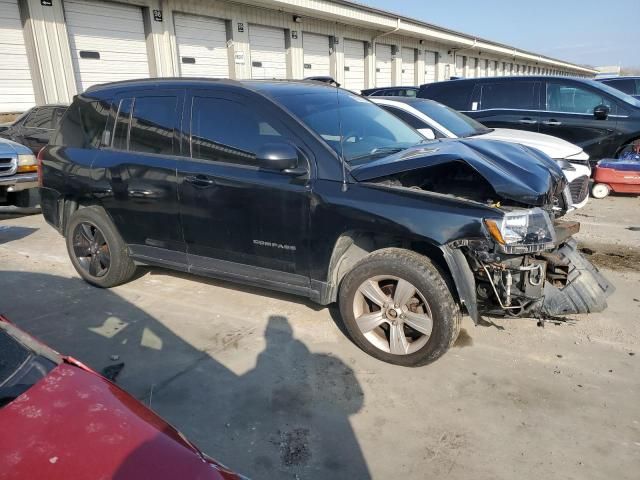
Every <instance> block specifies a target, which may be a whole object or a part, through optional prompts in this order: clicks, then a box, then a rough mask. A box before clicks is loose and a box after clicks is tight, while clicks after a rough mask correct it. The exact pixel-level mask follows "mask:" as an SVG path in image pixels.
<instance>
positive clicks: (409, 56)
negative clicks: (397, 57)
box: [402, 48, 416, 86]
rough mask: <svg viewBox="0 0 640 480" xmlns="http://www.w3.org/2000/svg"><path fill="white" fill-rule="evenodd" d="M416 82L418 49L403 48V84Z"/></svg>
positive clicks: (409, 84)
mask: <svg viewBox="0 0 640 480" xmlns="http://www.w3.org/2000/svg"><path fill="white" fill-rule="evenodd" d="M415 84H416V51H415V50H414V49H413V48H403V49H402V85H406V86H411V85H415Z"/></svg>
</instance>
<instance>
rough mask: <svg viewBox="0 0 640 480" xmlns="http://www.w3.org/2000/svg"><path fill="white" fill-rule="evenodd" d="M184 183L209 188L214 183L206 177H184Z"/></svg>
mask: <svg viewBox="0 0 640 480" xmlns="http://www.w3.org/2000/svg"><path fill="white" fill-rule="evenodd" d="M184 181H185V182H188V183H191V184H192V185H194V186H196V187H210V186H211V185H214V184H215V183H216V181H215V180H214V179H212V178H209V177H207V176H206V175H188V176H186V177H184Z"/></svg>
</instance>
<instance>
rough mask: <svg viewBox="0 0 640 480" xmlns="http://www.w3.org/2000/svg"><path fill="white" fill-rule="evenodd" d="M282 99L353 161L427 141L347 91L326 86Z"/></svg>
mask: <svg viewBox="0 0 640 480" xmlns="http://www.w3.org/2000/svg"><path fill="white" fill-rule="evenodd" d="M278 102H280V103H281V104H282V105H283V106H285V107H286V108H287V109H289V111H291V113H293V114H294V115H295V116H297V117H298V118H299V119H300V120H301V121H302V122H303V123H304V124H305V125H307V126H308V127H309V128H310V129H311V130H313V131H315V132H316V133H317V134H318V135H320V136H321V137H322V138H323V139H324V140H325V142H327V143H328V144H329V146H330V147H331V148H332V149H333V150H335V151H336V152H337V153H338V155H340V154H341V153H342V155H343V156H344V159H345V160H346V161H347V162H349V163H351V164H361V163H365V162H367V161H370V160H374V159H376V158H381V157H384V156H387V155H391V154H393V153H396V152H399V151H401V150H404V149H406V148H409V147H411V146H413V145H416V144H418V143H422V142H424V141H425V139H424V137H423V136H422V135H420V134H419V133H418V132H416V131H415V130H413V129H412V128H411V127H409V126H408V125H407V124H405V123H404V122H402V121H401V120H398V119H397V118H396V117H395V116H393V115H392V114H390V113H388V112H386V111H385V110H383V109H382V108H380V107H378V106H377V105H374V104H373V103H371V102H370V101H369V100H365V99H364V98H362V97H360V96H358V95H354V94H352V93H349V92H346V91H344V90H338V89H335V90H331V89H324V88H323V89H318V90H317V91H314V92H309V91H304V92H302V93H291V94H287V95H282V96H279V97H278ZM340 126H341V127H340Z"/></svg>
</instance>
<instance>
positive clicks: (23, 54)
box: [0, 0, 35, 112]
mask: <svg viewBox="0 0 640 480" xmlns="http://www.w3.org/2000/svg"><path fill="white" fill-rule="evenodd" d="M0 65H2V73H1V74H0V112H21V111H23V110H28V109H29V108H30V107H32V106H33V105H34V103H35V96H34V94H33V83H32V82H31V72H30V71H29V62H28V61H27V49H26V48H25V44H24V35H23V34H22V22H21V21H20V12H19V10H18V2H17V1H16V0H0Z"/></svg>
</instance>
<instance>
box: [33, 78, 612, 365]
mask: <svg viewBox="0 0 640 480" xmlns="http://www.w3.org/2000/svg"><path fill="white" fill-rule="evenodd" d="M39 155H40V159H41V163H42V182H43V188H42V189H41V195H42V205H43V214H44V218H45V219H46V220H47V222H49V223H50V224H51V225H53V226H54V227H55V228H56V229H57V230H58V231H59V232H60V233H61V234H63V235H64V236H65V239H66V244H67V250H68V252H69V257H70V260H71V262H72V264H73V266H74V267H75V268H76V270H77V271H78V273H79V274H80V275H81V276H82V278H84V279H85V280H86V281H87V282H89V283H91V284H93V285H96V286H100V287H107V288H108V287H112V286H115V285H118V284H120V283H123V282H126V281H128V280H131V279H132V278H133V276H134V273H135V270H136V266H137V265H141V264H150V265H161V266H166V267H169V268H174V269H178V270H182V271H187V272H191V273H194V274H200V275H208V276H214V277H219V278H223V279H228V280H233V281H237V282H241V283H247V284H252V285H257V286H260V287H264V288H271V289H274V290H280V291H286V292H289V293H294V294H298V295H303V296H307V297H309V298H311V299H312V300H314V301H316V302H318V303H320V304H324V305H327V304H330V303H333V302H338V303H339V306H340V312H341V315H342V318H343V320H344V324H345V327H346V330H347V331H348V332H349V334H350V336H351V338H352V339H353V341H354V342H355V343H356V344H357V345H358V346H359V347H360V348H362V349H363V350H365V351H366V352H368V353H369V354H371V355H373V356H375V357H377V358H379V359H381V360H384V361H387V362H390V363H395V364H400V365H406V366H416V365H421V364H425V363H428V362H431V361H433V360H435V359H436V358H438V357H440V356H441V355H442V354H444V352H446V351H447V349H448V348H449V346H450V345H451V344H452V343H453V342H454V341H455V339H456V337H457V335H458V333H459V331H460V318H461V312H462V311H466V312H467V313H468V314H469V315H470V316H471V318H472V319H473V320H474V321H476V322H478V321H479V320H480V315H483V314H484V315H487V314H489V315H507V314H508V315H512V316H514V317H518V316H538V315H561V314H566V313H588V312H594V311H600V310H602V309H604V308H605V307H606V297H607V296H608V295H609V294H610V293H611V292H612V291H613V288H612V287H611V285H610V284H609V282H608V281H607V280H606V279H605V278H604V277H603V276H602V275H601V274H600V273H599V272H598V270H597V269H596V268H595V267H594V266H593V265H591V264H590V263H589V262H588V261H587V260H586V259H585V258H583V257H582V255H581V254H580V252H579V251H578V250H577V249H576V243H575V241H574V240H572V238H571V236H572V235H573V234H574V233H576V232H577V231H578V229H579V224H577V223H575V222H563V221H562V220H560V217H562V214H563V209H566V206H564V207H563V205H562V203H561V202H559V200H558V199H559V197H560V195H562V192H563V190H564V188H565V186H566V180H565V178H564V176H563V174H562V170H561V169H560V167H559V166H558V165H557V164H556V163H555V162H554V161H553V160H551V158H549V157H548V156H546V155H545V154H543V153H542V152H540V151H539V150H537V149H533V148H529V147H526V146H521V145H515V144H512V143H506V142H500V141H495V140H484V139H441V140H432V141H429V140H427V139H425V137H423V136H422V135H421V134H419V133H418V132H417V131H416V130H414V129H413V128H411V127H410V126H409V125H407V124H406V123H404V122H403V121H401V120H399V119H398V118H396V117H395V116H393V115H392V114H390V113H389V112H387V111H385V110H384V109H382V108H380V107H378V106H377V105H375V104H373V103H372V102H371V101H369V100H368V99H367V98H364V97H361V96H359V95H354V94H352V93H350V92H348V91H346V90H341V89H339V88H336V87H331V86H328V85H321V84H319V83H318V82H293V81H290V82H278V81H232V80H188V79H166V80H165V79H152V80H138V81H128V82H120V83H113V84H108V85H102V86H100V87H93V88H90V89H88V90H87V91H86V92H84V93H83V94H81V95H79V96H77V97H76V98H75V100H74V102H73V104H72V105H71V107H69V110H68V111H67V113H66V114H65V116H64V118H63V120H62V122H61V125H60V129H59V130H58V132H57V134H56V135H55V136H54V137H53V138H52V139H51V142H50V143H49V145H47V146H46V147H45V148H44V149H43V150H42V151H41V152H40V154H39ZM211 308H212V309H215V308H216V306H215V305H213V304H212V305H211Z"/></svg>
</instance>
